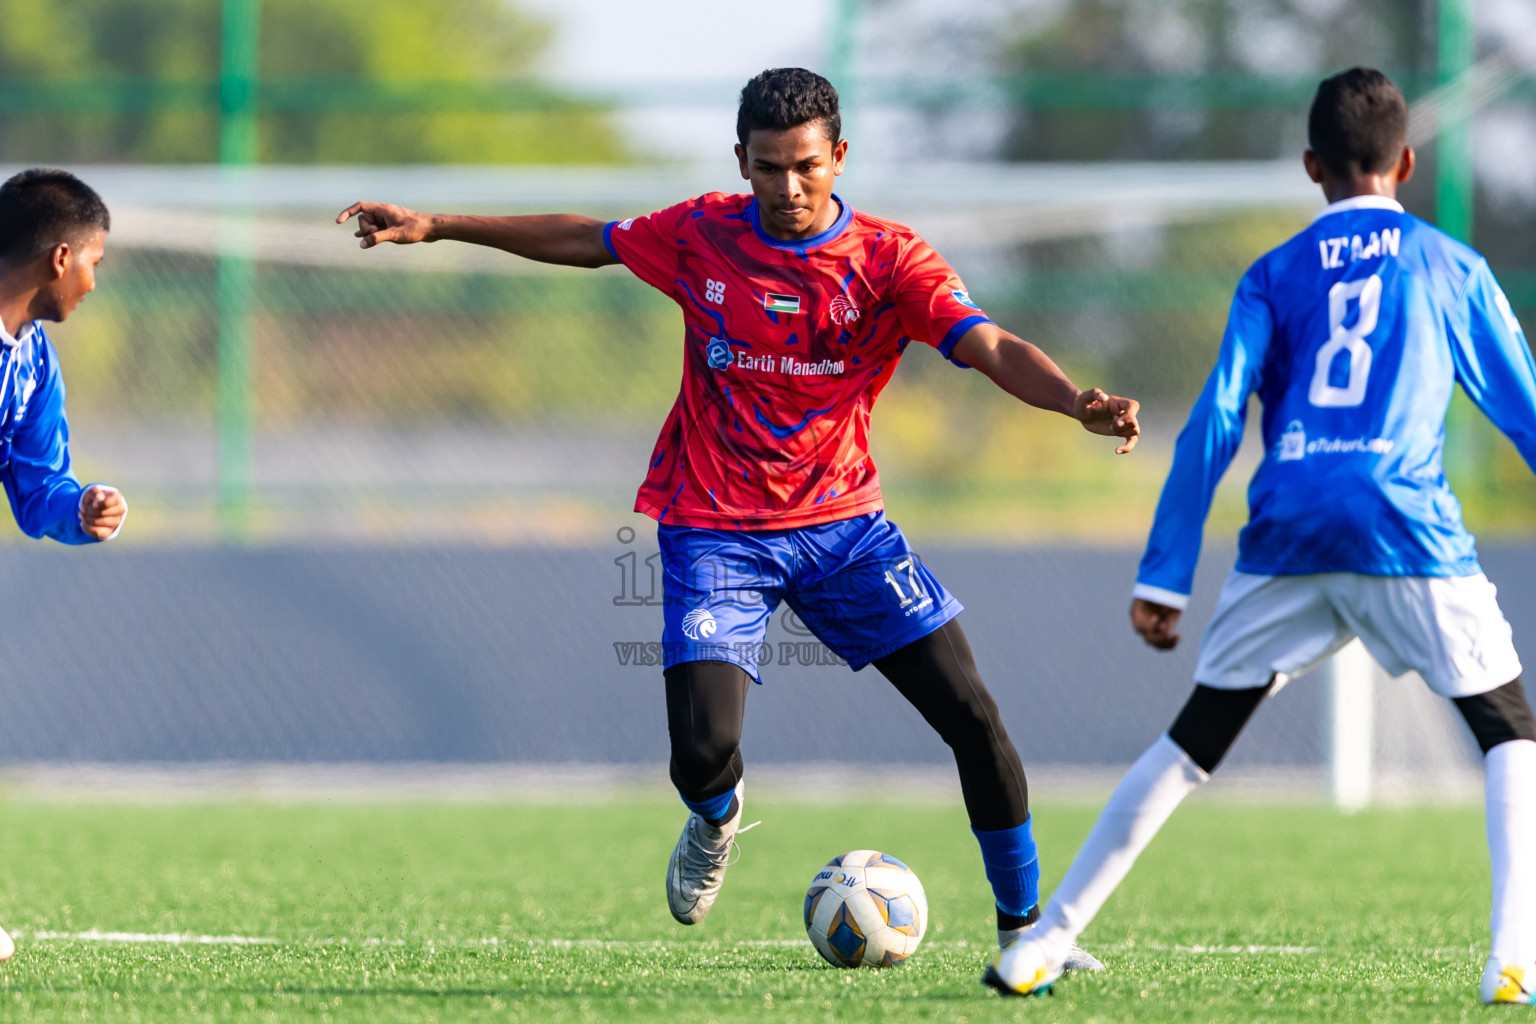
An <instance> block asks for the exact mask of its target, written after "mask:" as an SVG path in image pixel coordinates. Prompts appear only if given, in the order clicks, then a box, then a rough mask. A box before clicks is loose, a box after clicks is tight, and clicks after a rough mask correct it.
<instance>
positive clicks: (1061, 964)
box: [981, 929, 1102, 996]
mask: <svg viewBox="0 0 1536 1024" xmlns="http://www.w3.org/2000/svg"><path fill="white" fill-rule="evenodd" d="M1025 930H1026V931H1027V930H1028V929H1025ZM1083 955H1084V956H1087V954H1086V953H1085V954H1083ZM1089 959H1092V958H1091V957H1090V958H1089ZM1094 963H1098V961H1097V960H1095V961H1094ZM1100 967H1101V969H1102V965H1100ZM1066 969H1067V961H1066V958H1065V957H1060V958H1058V957H1055V956H1052V955H1051V952H1050V950H1048V949H1047V948H1046V946H1045V943H1043V942H1039V941H1037V940H1035V939H1033V938H1030V937H1028V936H1024V935H1021V936H1019V937H1018V938H1016V939H1014V941H1013V942H1012V943H1010V944H1009V946H1008V947H1007V948H1006V949H1003V950H1000V951H999V952H998V954H997V956H995V957H993V958H992V963H991V964H990V965H989V966H988V967H987V973H986V974H984V975H982V977H981V983H982V984H983V985H990V986H991V987H992V988H995V989H997V990H998V991H999V992H1001V993H1002V994H1003V995H1005V996H1038V995H1044V994H1045V993H1047V992H1049V991H1050V990H1051V986H1052V985H1054V984H1056V981H1057V979H1059V978H1060V977H1061V975H1062V973H1063V972H1064V971H1066Z"/></svg>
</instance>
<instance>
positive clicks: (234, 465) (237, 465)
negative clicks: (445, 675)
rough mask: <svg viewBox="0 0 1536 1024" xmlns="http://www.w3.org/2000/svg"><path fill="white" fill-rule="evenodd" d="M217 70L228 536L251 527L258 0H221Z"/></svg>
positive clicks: (223, 524)
mask: <svg viewBox="0 0 1536 1024" xmlns="http://www.w3.org/2000/svg"><path fill="white" fill-rule="evenodd" d="M223 2H224V6H223V33H222V35H223V43H222V47H221V56H222V59H221V61H220V75H219V163H220V164H221V165H222V175H223V181H222V186H223V187H222V190H221V191H222V195H221V202H222V209H221V213H220V216H221V223H220V238H219V266H218V317H219V349H218V389H217V401H218V433H219V521H220V533H221V535H222V536H223V537H224V539H225V540H227V541H233V542H236V543H238V542H242V541H244V540H245V539H246V538H247V537H248V535H249V530H250V523H249V516H250V500H251V488H252V439H251V416H252V409H251V405H252V401H251V396H252V391H253V388H252V381H251V370H252V367H251V332H252V306H253V303H254V298H255V286H256V267H255V262H254V260H253V258H252V248H253V246H252V237H251V236H252V224H251V210H250V192H249V188H248V177H249V174H250V167H251V165H252V164H254V163H256V159H257V152H256V147H257V117H256V89H257V83H258V81H259V77H260V67H259V55H260V32H261V2H260V0H223Z"/></svg>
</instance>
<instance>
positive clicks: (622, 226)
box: [619, 217, 635, 231]
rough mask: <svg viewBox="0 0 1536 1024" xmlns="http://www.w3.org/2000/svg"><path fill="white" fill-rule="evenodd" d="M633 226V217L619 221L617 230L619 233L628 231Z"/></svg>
mask: <svg viewBox="0 0 1536 1024" xmlns="http://www.w3.org/2000/svg"><path fill="white" fill-rule="evenodd" d="M634 226H635V218H633V217H631V218H629V219H628V220H621V221H619V230H620V231H628V230H629V229H630V228H632V227H634Z"/></svg>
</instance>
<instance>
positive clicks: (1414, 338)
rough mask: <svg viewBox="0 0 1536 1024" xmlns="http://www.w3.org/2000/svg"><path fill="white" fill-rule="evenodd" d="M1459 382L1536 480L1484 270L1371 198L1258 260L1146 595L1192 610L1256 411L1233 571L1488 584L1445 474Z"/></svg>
mask: <svg viewBox="0 0 1536 1024" xmlns="http://www.w3.org/2000/svg"><path fill="white" fill-rule="evenodd" d="M1457 383H1459V384H1460V385H1461V386H1462V389H1463V390H1465V391H1466V393H1467V395H1468V396H1469V397H1470V398H1471V399H1472V401H1473V402H1474V403H1476V404H1477V406H1478V408H1480V409H1481V410H1482V411H1483V413H1484V414H1485V415H1487V416H1488V418H1489V419H1490V420H1492V421H1493V423H1494V424H1495V425H1496V426H1497V427H1498V428H1499V429H1500V430H1501V431H1503V432H1504V434H1505V435H1506V436H1507V437H1509V439H1510V440H1511V441H1513V442H1514V443H1515V447H1516V448H1518V449H1519V451H1520V454H1521V455H1522V456H1524V458H1525V460H1526V462H1527V463H1528V464H1530V465H1531V466H1532V467H1533V468H1536V365H1533V362H1532V359H1531V350H1530V347H1529V346H1528V345H1527V343H1526V340H1525V336H1524V334H1523V333H1522V332H1521V330H1520V325H1519V323H1517V322H1516V320H1515V317H1514V314H1513V313H1512V312H1511V311H1510V307H1509V301H1508V300H1507V299H1506V298H1505V297H1504V293H1503V292H1502V291H1500V289H1499V285H1498V282H1496V281H1495V280H1494V278H1493V274H1492V273H1491V272H1490V271H1489V269H1488V264H1487V263H1486V262H1485V261H1484V260H1483V258H1482V257H1481V256H1479V255H1478V254H1477V253H1476V252H1475V251H1474V250H1472V249H1471V248H1469V247H1467V246H1465V245H1462V244H1461V243H1460V242H1457V241H1456V240H1455V239H1453V238H1451V237H1450V236H1448V235H1446V234H1444V233H1443V232H1441V231H1439V230H1437V229H1435V228H1434V227H1432V226H1431V225H1429V224H1426V223H1425V222H1423V221H1421V220H1419V219H1418V218H1417V217H1413V216H1411V215H1409V214H1407V213H1404V212H1403V208H1402V207H1401V206H1400V205H1398V204H1397V203H1396V202H1394V201H1392V200H1390V199H1385V198H1383V197H1379V196H1364V197H1358V198H1355V199H1349V200H1345V201H1343V202H1339V203H1335V204H1333V205H1332V206H1329V207H1328V208H1327V209H1325V210H1323V211H1322V213H1320V214H1318V216H1317V218H1316V219H1315V220H1314V221H1313V222H1312V225H1311V226H1310V227H1309V228H1308V229H1307V230H1305V231H1303V232H1302V233H1301V234H1299V235H1297V236H1296V237H1295V238H1292V239H1291V240H1290V241H1289V242H1286V243H1285V244H1284V245H1282V246H1280V247H1279V248H1278V249H1275V250H1274V251H1272V252H1270V253H1268V254H1266V255H1265V256H1263V257H1262V258H1261V259H1260V260H1259V261H1258V262H1257V263H1255V264H1254V265H1253V266H1252V267H1251V268H1250V269H1249V270H1248V272H1247V273H1246V274H1245V275H1244V276H1243V279H1242V281H1241V283H1240V284H1239V285H1238V287H1237V294H1236V296H1235V297H1234V298H1233V300H1232V311H1231V315H1230V317H1229V319H1228V322H1227V330H1226V335H1225V337H1224V338H1223V339H1222V343H1221V354H1220V356H1218V358H1217V361H1216V368H1215V369H1214V370H1213V371H1212V373H1211V376H1210V379H1209V380H1207V381H1206V384H1205V390H1204V391H1203V392H1202V393H1201V395H1200V399H1199V401H1198V402H1196V403H1195V407H1194V409H1193V411H1192V412H1191V413H1190V416H1189V422H1188V423H1187V424H1186V425H1185V427H1184V430H1183V432H1182V433H1181V434H1180V435H1179V440H1178V445H1177V447H1176V449H1175V451H1174V457H1173V468H1172V470H1171V471H1170V472H1169V474H1168V482H1167V483H1166V484H1165V485H1164V487H1163V494H1162V498H1161V499H1160V500H1159V502H1158V506H1157V517H1156V519H1155V520H1154V522H1153V525H1152V534H1151V537H1150V538H1149V539H1148V541H1147V550H1146V554H1145V555H1144V556H1143V558H1142V560H1141V569H1140V572H1139V573H1138V574H1137V584H1136V591H1135V593H1136V596H1138V597H1144V598H1146V599H1148V600H1152V601H1157V602H1158V603H1161V604H1167V605H1170V606H1173V607H1180V608H1181V607H1183V606H1184V603H1185V602H1186V601H1187V599H1188V595H1189V592H1190V590H1191V587H1192V585H1193V582H1194V575H1195V563H1196V561H1197V560H1198V558H1199V555H1200V541H1201V535H1202V533H1203V531H1204V528H1205V518H1206V514H1207V512H1209V510H1210V505H1211V498H1212V495H1213V494H1214V492H1215V490H1216V485H1217V483H1218V482H1219V481H1220V480H1221V477H1222V474H1223V473H1225V472H1226V469H1227V466H1228V465H1229V464H1230V463H1231V461H1232V457H1233V455H1234V454H1236V452H1237V448H1238V444H1239V442H1240V441H1241V440H1242V436H1243V424H1244V421H1245V418H1246V413H1247V405H1248V398H1249V396H1250V395H1252V394H1255V393H1257V394H1258V396H1259V399H1260V401H1261V403H1262V405H1263V410H1264V420H1263V434H1264V449H1265V450H1264V460H1263V461H1262V462H1261V463H1260V464H1259V468H1258V471H1257V472H1256V473H1255V474H1254V477H1253V482H1252V483H1251V484H1250V485H1249V488H1248V505H1249V521H1248V525H1247V526H1246V527H1244V529H1243V531H1242V534H1241V535H1240V537H1239V540H1238V560H1237V569H1238V571H1240V572H1249V573H1258V574H1263V575H1270V576H1291V575H1304V574H1310V573H1323V572H1355V573H1363V574H1366V575H1371V576H1465V575H1471V574H1473V573H1477V572H1480V571H1481V570H1480V569H1479V567H1478V561H1477V549H1476V546H1475V543H1474V541H1473V539H1472V535H1471V534H1470V533H1468V532H1467V529H1466V527H1465V526H1463V525H1462V521H1461V505H1460V503H1459V502H1457V500H1456V496H1455V495H1454V494H1452V493H1451V489H1450V486H1449V484H1447V482H1446V479H1445V472H1444V470H1443V468H1442V465H1441V459H1442V455H1443V450H1444V447H1445V414H1446V410H1447V409H1448V408H1449V406H1450V401H1451V394H1452V390H1453V388H1454V386H1455V385H1456V384H1457Z"/></svg>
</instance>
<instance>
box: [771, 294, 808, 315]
mask: <svg viewBox="0 0 1536 1024" xmlns="http://www.w3.org/2000/svg"><path fill="white" fill-rule="evenodd" d="M763 308H764V309H766V310H767V311H768V312H770V313H798V312H800V296H798V295H780V294H779V293H778V292H769V293H768V294H766V295H764V296H763Z"/></svg>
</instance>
